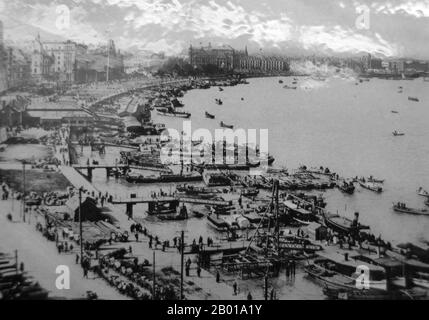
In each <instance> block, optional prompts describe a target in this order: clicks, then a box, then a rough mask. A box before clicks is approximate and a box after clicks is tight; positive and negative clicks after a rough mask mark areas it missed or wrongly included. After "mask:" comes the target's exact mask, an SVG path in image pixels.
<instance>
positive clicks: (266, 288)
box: [264, 274, 268, 301]
mask: <svg viewBox="0 0 429 320" xmlns="http://www.w3.org/2000/svg"><path fill="white" fill-rule="evenodd" d="M264 298H265V301H267V300H268V274H266V275H265V277H264Z"/></svg>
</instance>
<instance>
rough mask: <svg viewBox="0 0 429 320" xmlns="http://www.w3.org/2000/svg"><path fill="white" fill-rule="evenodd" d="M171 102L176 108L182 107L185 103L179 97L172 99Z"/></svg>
mask: <svg viewBox="0 0 429 320" xmlns="http://www.w3.org/2000/svg"><path fill="white" fill-rule="evenodd" d="M171 104H172V105H173V107H174V108H182V107H184V106H185V105H184V104H183V103H182V102H180V101H179V99H177V98H174V99H173V100H171Z"/></svg>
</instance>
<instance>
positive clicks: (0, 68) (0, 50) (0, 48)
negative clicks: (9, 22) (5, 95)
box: [0, 20, 7, 92]
mask: <svg viewBox="0 0 429 320" xmlns="http://www.w3.org/2000/svg"><path fill="white" fill-rule="evenodd" d="M6 59H7V57H6V52H5V50H4V45H3V22H2V21H1V20H0V92H3V91H5V90H7V78H6Z"/></svg>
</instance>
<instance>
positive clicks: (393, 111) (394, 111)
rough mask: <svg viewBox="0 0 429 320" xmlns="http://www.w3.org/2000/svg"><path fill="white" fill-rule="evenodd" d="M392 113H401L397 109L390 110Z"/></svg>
mask: <svg viewBox="0 0 429 320" xmlns="http://www.w3.org/2000/svg"><path fill="white" fill-rule="evenodd" d="M390 112H391V113H399V112H398V111H396V110H392V111H390Z"/></svg>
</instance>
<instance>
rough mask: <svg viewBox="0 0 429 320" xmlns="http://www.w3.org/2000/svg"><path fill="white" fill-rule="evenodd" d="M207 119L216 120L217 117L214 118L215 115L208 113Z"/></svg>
mask: <svg viewBox="0 0 429 320" xmlns="http://www.w3.org/2000/svg"><path fill="white" fill-rule="evenodd" d="M206 118H208V119H214V118H215V116H214V115H213V114H210V113H208V112H207V111H206Z"/></svg>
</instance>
